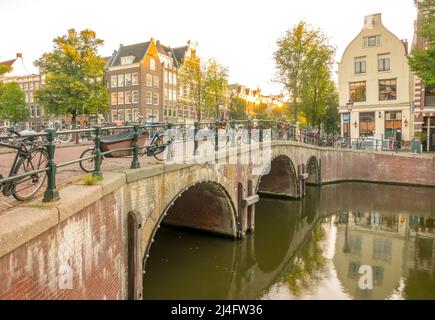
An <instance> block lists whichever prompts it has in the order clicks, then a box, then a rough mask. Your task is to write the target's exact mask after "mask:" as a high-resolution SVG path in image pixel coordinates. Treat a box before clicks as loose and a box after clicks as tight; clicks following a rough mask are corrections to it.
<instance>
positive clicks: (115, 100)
mask: <svg viewBox="0 0 435 320" xmlns="http://www.w3.org/2000/svg"><path fill="white" fill-rule="evenodd" d="M111 104H112V106H116V105H117V104H118V93H117V92H112V97H111Z"/></svg>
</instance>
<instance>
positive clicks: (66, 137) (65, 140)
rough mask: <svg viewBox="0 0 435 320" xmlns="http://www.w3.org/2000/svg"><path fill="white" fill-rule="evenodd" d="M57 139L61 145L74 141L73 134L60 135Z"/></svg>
mask: <svg viewBox="0 0 435 320" xmlns="http://www.w3.org/2000/svg"><path fill="white" fill-rule="evenodd" d="M57 138H58V139H59V142H60V143H68V142H70V141H71V140H72V134H67V133H66V134H59V135H58V136H57Z"/></svg>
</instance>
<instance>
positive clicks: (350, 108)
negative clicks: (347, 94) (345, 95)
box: [346, 99, 356, 147]
mask: <svg viewBox="0 0 435 320" xmlns="http://www.w3.org/2000/svg"><path fill="white" fill-rule="evenodd" d="M346 107H347V112H348V113H349V125H348V128H349V147H350V146H351V143H352V128H351V126H350V123H351V118H352V117H351V115H352V108H353V100H352V99H349V102H348V103H346ZM355 123H356V121H355ZM355 128H356V126H355Z"/></svg>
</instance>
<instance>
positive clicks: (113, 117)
mask: <svg viewBox="0 0 435 320" xmlns="http://www.w3.org/2000/svg"><path fill="white" fill-rule="evenodd" d="M113 120H118V112H117V111H116V110H112V121H113Z"/></svg>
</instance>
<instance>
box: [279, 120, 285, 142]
mask: <svg viewBox="0 0 435 320" xmlns="http://www.w3.org/2000/svg"><path fill="white" fill-rule="evenodd" d="M278 140H284V130H283V126H282V122H278Z"/></svg>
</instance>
